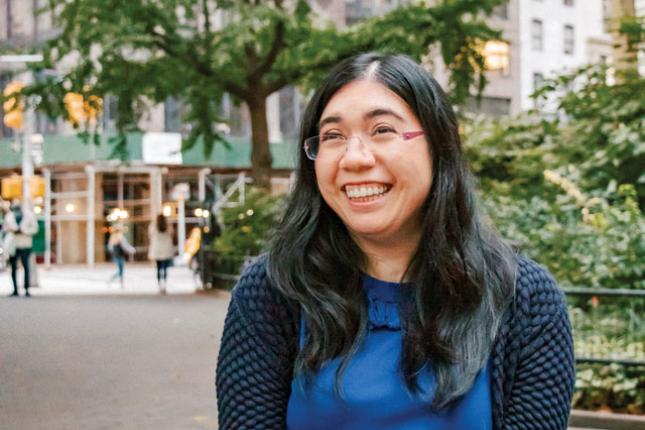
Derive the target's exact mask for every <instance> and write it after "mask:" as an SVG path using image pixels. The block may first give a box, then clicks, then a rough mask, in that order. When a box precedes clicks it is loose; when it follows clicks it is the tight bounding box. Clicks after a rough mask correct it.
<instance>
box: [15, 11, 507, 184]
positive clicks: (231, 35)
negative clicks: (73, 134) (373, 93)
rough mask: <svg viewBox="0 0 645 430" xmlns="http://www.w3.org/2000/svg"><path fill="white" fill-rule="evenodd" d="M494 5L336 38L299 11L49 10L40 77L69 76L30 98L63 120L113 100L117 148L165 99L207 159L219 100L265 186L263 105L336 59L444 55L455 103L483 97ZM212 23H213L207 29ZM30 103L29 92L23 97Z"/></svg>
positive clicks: (377, 24)
mask: <svg viewBox="0 0 645 430" xmlns="http://www.w3.org/2000/svg"><path fill="white" fill-rule="evenodd" d="M500 2H501V0H488V1H474V0H444V1H442V2H440V3H439V4H438V5H437V6H435V7H432V8H429V7H427V6H423V5H420V4H417V5H410V6H406V7H403V8H399V9H395V10H393V11H392V12H390V13H388V14H387V15H385V16H382V17H377V18H373V19H370V20H366V21H364V22H361V23H358V24H355V25H353V26H350V27H349V28H347V29H345V30H339V29H337V28H336V26H334V25H333V23H329V24H328V25H319V24H314V22H317V21H319V19H318V18H317V17H316V16H314V13H313V12H312V9H311V8H310V7H309V6H308V4H307V2H306V1H304V0H292V1H288V0H271V1H268V0H267V1H260V0H246V1H233V0H50V6H49V8H50V9H51V10H53V11H55V17H56V18H55V24H56V25H57V26H59V28H60V33H59V35H58V36H57V37H56V38H54V39H53V40H51V41H49V42H48V43H47V45H46V46H45V49H44V50H45V57H46V60H45V62H44V63H43V64H41V65H39V66H38V67H40V68H53V67H55V66H56V65H61V64H70V63H71V64H72V67H70V68H68V69H67V70H66V71H65V72H64V75H63V76H62V77H61V78H59V79H53V78H52V79H47V80H44V81H42V82H40V83H39V84H37V85H35V86H33V87H31V89H30V90H29V91H31V93H37V94H39V95H40V96H41V99H40V100H41V101H40V105H39V108H40V109H41V110H43V111H46V112H48V113H49V114H50V115H51V116H53V117H57V116H65V115H66V112H65V109H64V106H63V104H62V100H63V97H64V94H65V93H67V92H69V91H74V92H77V93H81V94H84V96H85V97H86V98H87V99H88V100H89V97H90V96H98V97H103V96H105V95H107V94H111V95H113V96H115V97H116V99H117V100H118V102H117V103H118V106H117V115H118V119H117V128H118V130H119V137H118V138H117V145H120V147H124V146H125V133H126V132H127V131H131V130H134V129H136V124H137V121H138V119H139V117H140V115H141V114H142V112H143V111H144V110H145V101H146V100H148V101H152V102H162V101H163V100H165V99H166V98H167V97H169V96H172V97H176V98H180V99H183V100H184V101H185V102H186V104H187V105H188V106H189V109H190V110H189V112H188V114H187V117H186V118H184V120H185V121H187V122H189V123H190V124H191V125H192V130H191V132H190V135H189V136H188V137H187V139H186V140H185V142H184V144H185V145H186V146H187V147H190V146H192V145H194V144H195V142H196V141H197V140H198V139H199V138H201V139H202V140H203V142H204V143H205V150H206V151H208V152H209V151H210V150H211V149H212V146H213V144H214V143H215V142H221V143H223V144H225V145H226V144H227V143H226V139H225V138H224V136H222V135H221V134H220V133H219V132H218V130H217V129H216V127H215V125H216V123H217V122H220V121H223V119H222V118H221V117H220V112H219V109H218V107H219V105H220V100H221V97H222V96H223V94H224V93H229V94H230V95H231V96H232V97H233V98H234V99H235V100H237V101H240V102H244V103H246V104H247V105H248V107H249V110H250V113H251V128H252V148H253V149H252V155H251V163H252V168H253V175H254V178H255V180H256V181H257V183H259V184H266V183H267V181H268V175H269V173H270V169H271V154H270V152H269V145H268V127H267V120H266V98H267V96H269V95H270V94H271V93H273V92H275V91H278V90H279V89H281V88H283V87H284V86H286V85H289V84H300V85H302V86H304V87H309V88H311V87H312V86H313V85H315V83H316V82H317V81H318V80H319V79H320V76H321V75H322V74H323V73H324V72H325V71H326V70H328V68H329V67H330V66H331V65H333V64H335V63H336V62H338V61H339V59H341V58H343V57H346V56H348V55H350V54H353V53H356V52H360V51H366V50H373V49H378V50H381V51H397V52H403V53H407V54H409V55H411V56H413V57H415V58H416V59H420V58H421V57H422V56H423V55H424V54H426V53H427V52H428V48H429V47H430V46H432V45H437V46H439V47H440V52H441V55H442V57H443V60H444V62H445V63H446V64H447V65H448V67H449V69H450V70H451V71H452V75H451V83H452V84H451V89H452V91H453V94H454V96H455V100H456V101H458V100H460V99H463V98H464V97H465V96H466V95H467V94H468V92H469V90H470V87H471V86H473V85H475V84H476V86H477V87H478V88H482V87H483V85H484V79H483V74H482V71H483V59H482V57H481V54H480V47H481V44H482V43H483V42H484V41H486V40H489V39H492V38H496V37H498V36H499V34H498V33H497V32H495V31H493V30H491V29H490V28H488V27H487V26H486V25H485V24H483V22H482V21H480V20H478V19H476V18H477V17H478V16H481V14H483V13H490V11H491V9H492V8H493V6H494V5H496V4H497V3H500ZM215 20H216V21H217V23H216V22H214V21H215ZM29 91H28V92H29Z"/></svg>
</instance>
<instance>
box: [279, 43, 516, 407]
mask: <svg viewBox="0 0 645 430" xmlns="http://www.w3.org/2000/svg"><path fill="white" fill-rule="evenodd" d="M368 70H369V75H368ZM360 79H370V80H373V81H375V82H378V83H380V84H382V85H384V86H385V87H387V88H388V89H390V90H391V91H393V92H394V93H395V94H397V95H398V96H399V97H401V98H402V99H403V100H404V101H405V102H406V103H407V104H408V105H409V106H410V108H411V109H412V111H413V112H414V113H415V115H416V116H417V118H418V119H419V121H420V123H421V125H422V127H423V130H424V132H425V136H426V140H427V142H428V145H429V149H430V154H431V158H432V165H431V166H432V169H433V171H432V186H431V189H430V192H429V194H428V197H427V199H426V202H425V204H424V208H423V209H424V215H423V224H422V229H423V232H422V236H421V240H420V243H419V244H418V248H417V250H416V252H415V253H414V255H413V257H412V259H411V261H410V263H409V266H408V268H407V271H406V273H405V274H404V278H406V279H408V280H410V281H412V284H413V285H414V287H413V288H411V289H410V290H409V291H407V293H406V294H405V295H404V296H405V297H406V298H407V299H406V300H404V301H403V304H402V306H401V317H402V321H403V336H402V343H403V345H402V360H401V371H402V374H403V377H404V380H405V383H406V385H407V387H408V389H409V390H410V391H411V392H419V388H420V387H419V386H418V382H417V379H418V374H419V372H421V371H422V370H423V369H424V368H425V366H426V365H429V366H428V367H427V368H428V369H432V371H433V372H434V375H435V378H436V389H435V392H434V397H433V400H432V404H431V407H433V408H435V409H441V408H444V407H446V406H448V405H449V404H451V403H452V402H453V401H454V400H455V399H457V398H458V397H459V396H461V395H462V394H464V393H466V392H467V391H468V389H469V388H470V387H471V386H472V384H473V382H474V379H475V377H476V376H477V373H478V372H479V370H480V369H482V367H483V366H485V364H486V362H487V360H488V357H489V354H490V351H491V348H492V345H493V342H494V340H495V337H496V334H497V331H498V328H499V326H500V324H501V320H502V318H503V314H504V311H505V309H506V308H507V307H508V305H509V303H510V302H511V301H512V297H513V292H514V285H515V272H516V263H515V261H516V260H515V256H514V254H513V251H512V250H511V249H510V248H509V247H508V246H507V245H506V244H505V242H504V241H503V240H502V239H501V237H500V236H499V234H498V233H497V231H496V230H495V228H494V227H493V226H492V225H491V224H490V223H489V222H487V221H486V220H485V219H484V218H483V217H482V216H481V215H480V213H479V211H478V208H477V204H476V198H475V185H474V180H473V178H472V175H471V173H470V171H469V169H468V167H467V165H466V161H465V159H464V155H463V151H462V147H461V140H460V136H459V132H458V124H457V119H456V116H455V114H454V111H453V109H452V107H451V105H450V103H449V101H448V98H447V96H446V95H445V93H444V92H443V90H442V89H441V87H440V86H439V84H438V83H437V82H436V80H435V79H434V78H433V77H432V76H430V74H429V73H428V72H427V71H426V70H424V69H423V68H422V67H421V66H420V65H418V64H417V63H415V62H414V61H413V60H412V59H410V58H409V57H406V56H403V55H389V54H379V53H367V54H360V55H357V56H354V57H351V58H348V59H346V60H344V61H342V62H341V63H339V64H338V65H337V66H336V67H334V68H333V70H332V71H331V72H330V74H329V75H328V77H327V78H326V79H325V81H324V82H323V83H322V85H321V86H320V88H319V89H318V90H317V91H316V93H315V94H314V95H313V97H312V98H311V100H310V101H309V103H308V105H307V108H306V110H305V113H304V117H303V120H302V124H301V131H300V142H303V141H304V139H305V138H307V137H310V136H314V135H316V134H318V122H319V120H320V116H321V114H322V112H323V110H324V108H325V106H326V105H327V103H328V102H329V100H330V99H331V98H332V97H333V95H334V94H335V93H336V92H337V91H338V90H339V89H340V88H342V87H343V86H345V85H347V84H348V83H350V82H352V81H355V80H360ZM298 150H299V152H300V154H299V165H298V176H297V180H296V184H295V187H294V190H293V192H292V194H291V196H290V199H289V202H288V205H287V209H286V212H285V215H284V217H283V218H282V220H281V222H280V223H279V224H278V226H277V231H276V234H275V235H274V236H273V239H272V241H271V243H270V244H269V249H268V261H267V267H268V274H269V277H270V279H271V281H272V284H273V285H274V286H275V288H277V289H278V290H279V291H280V292H282V293H283V294H284V295H285V296H286V297H288V298H289V299H292V300H294V301H295V302H296V303H297V304H298V305H299V306H300V311H301V317H302V318H303V319H304V322H305V324H306V327H307V337H306V339H305V342H304V345H303V347H302V348H301V349H300V350H299V352H298V353H297V355H296V358H295V363H294V372H295V374H304V375H305V376H307V375H312V374H313V373H315V372H316V371H318V370H319V369H320V367H321V366H322V365H323V364H324V363H325V362H326V361H328V360H330V359H332V358H336V357H340V358H341V365H340V366H339V368H338V370H337V372H336V390H337V392H338V391H339V386H340V380H341V377H342V374H343V372H344V371H345V369H346V367H347V365H348V364H349V361H350V359H351V358H352V356H353V355H354V354H355V353H356V351H357V350H358V348H359V346H360V344H361V343H362V341H363V339H364V337H365V335H366V332H367V304H366V299H365V296H364V294H363V291H362V288H361V284H360V273H361V269H362V268H365V267H366V264H365V263H366V257H365V255H364V254H363V252H362V251H361V249H360V248H359V247H358V245H357V244H356V243H355V242H354V241H353V240H352V239H351V237H350V235H349V233H348V231H347V229H346V227H345V225H344V224H343V222H342V221H341V220H340V218H339V217H338V216H337V215H336V213H334V211H333V210H332V209H331V208H330V207H329V206H328V205H327V204H326V203H325V201H324V200H323V198H322V196H321V194H320V191H319V190H318V186H317V183H316V175H315V170H314V163H313V161H311V160H309V159H308V158H307V157H306V155H305V153H304V151H303V149H302V146H300V147H299V149H298ZM431 166H428V168H429V169H430V168H431ZM340 394H341V396H342V392H340Z"/></svg>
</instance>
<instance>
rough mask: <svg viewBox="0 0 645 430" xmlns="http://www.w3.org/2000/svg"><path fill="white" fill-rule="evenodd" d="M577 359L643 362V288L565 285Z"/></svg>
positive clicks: (627, 362)
mask: <svg viewBox="0 0 645 430" xmlns="http://www.w3.org/2000/svg"><path fill="white" fill-rule="evenodd" d="M564 291H565V294H566V295H567V301H568V305H569V316H570V318H571V324H572V326H573V331H574V339H575V342H574V348H575V355H576V361H577V362H578V363H598V364H612V363H615V364H620V365H627V366H645V291H643V290H628V289H596V288H593V289H592V288H565V289H564Z"/></svg>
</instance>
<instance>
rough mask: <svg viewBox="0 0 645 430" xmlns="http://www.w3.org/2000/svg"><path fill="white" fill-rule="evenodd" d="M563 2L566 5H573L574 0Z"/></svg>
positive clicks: (564, 0)
mask: <svg viewBox="0 0 645 430" xmlns="http://www.w3.org/2000/svg"><path fill="white" fill-rule="evenodd" d="M562 3H563V4H564V5H565V6H573V0H563V1H562Z"/></svg>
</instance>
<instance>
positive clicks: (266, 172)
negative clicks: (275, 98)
mask: <svg viewBox="0 0 645 430" xmlns="http://www.w3.org/2000/svg"><path fill="white" fill-rule="evenodd" d="M247 104H248V106H249V110H250V112H251V145H252V146H251V167H252V169H253V171H252V176H253V183H254V185H256V186H259V187H262V188H269V185H270V178H271V164H272V159H271V151H270V150H269V126H268V124H267V105H266V97H265V96H264V95H262V93H258V95H257V96H254V97H253V98H251V99H249V100H247Z"/></svg>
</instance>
